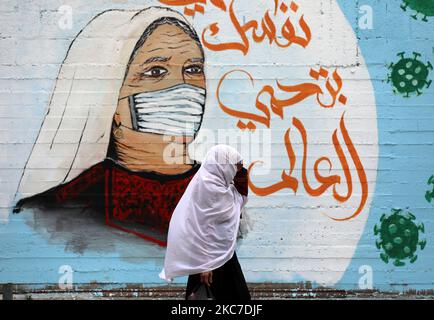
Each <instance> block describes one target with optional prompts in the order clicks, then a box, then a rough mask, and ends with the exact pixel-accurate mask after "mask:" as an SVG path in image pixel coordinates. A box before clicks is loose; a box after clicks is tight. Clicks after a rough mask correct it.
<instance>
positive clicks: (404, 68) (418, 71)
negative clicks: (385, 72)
mask: <svg viewBox="0 0 434 320" xmlns="http://www.w3.org/2000/svg"><path fill="white" fill-rule="evenodd" d="M404 54H405V52H400V53H398V57H401V59H400V60H399V61H398V62H397V63H391V64H390V65H389V66H388V68H389V69H390V70H391V73H390V74H389V76H388V78H387V82H392V85H393V88H394V89H393V92H395V93H397V92H398V93H400V94H403V95H404V96H405V97H409V96H410V93H414V92H416V93H417V95H421V94H422V91H421V90H422V89H423V88H425V87H426V88H429V86H430V85H431V83H432V81H431V80H428V76H429V73H430V70H432V69H433V66H432V64H431V63H430V62H429V61H428V62H427V64H426V65H425V64H424V63H423V62H422V61H420V60H419V57H421V54H420V53H417V52H413V55H414V56H413V58H406V57H405V56H404Z"/></svg>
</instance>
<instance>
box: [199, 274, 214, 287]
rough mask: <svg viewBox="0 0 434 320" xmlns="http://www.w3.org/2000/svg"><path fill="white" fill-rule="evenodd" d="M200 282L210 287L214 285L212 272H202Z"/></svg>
mask: <svg viewBox="0 0 434 320" xmlns="http://www.w3.org/2000/svg"><path fill="white" fill-rule="evenodd" d="M200 282H202V283H205V284H206V285H207V286H208V287H209V286H211V283H212V271H208V272H202V273H201V274H200Z"/></svg>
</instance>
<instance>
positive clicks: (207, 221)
mask: <svg viewBox="0 0 434 320" xmlns="http://www.w3.org/2000/svg"><path fill="white" fill-rule="evenodd" d="M246 175H247V171H246V169H245V168H243V166H242V157H241V155H240V154H239V153H238V152H237V151H236V150H235V149H234V148H232V147H230V146H227V145H216V146H214V147H212V148H211V149H210V150H209V151H208V153H207V154H206V156H205V159H204V161H203V163H202V165H201V167H200V169H199V170H198V171H197V173H196V174H195V175H194V177H193V179H192V180H191V182H190V184H189V185H188V187H187V189H186V190H185V193H184V194H183V196H182V197H181V200H180V201H179V203H178V205H177V206H176V208H175V211H174V212H173V215H172V219H171V221H170V225H169V233H168V243H167V251H166V257H165V261H164V268H163V270H162V271H161V273H160V278H162V279H165V280H167V281H171V280H172V279H173V278H174V277H179V276H186V275H188V276H189V277H188V282H187V288H186V295H185V297H186V299H187V298H188V297H189V296H190V294H191V293H192V291H193V290H194V289H195V288H196V287H197V285H198V284H200V283H204V284H205V285H207V286H209V288H210V290H211V292H212V294H213V295H214V297H215V299H216V300H250V293H249V290H248V287H247V284H246V281H245V279H244V275H243V273H242V270H241V266H240V264H239V262H238V259H237V256H236V253H235V247H236V239H237V233H238V228H239V224H240V215H241V210H242V208H243V207H244V205H245V204H246V202H247V185H246V183H247V182H246V181H247V179H246ZM234 178H235V179H234ZM234 180H235V181H234ZM242 181H244V182H242ZM240 192H241V193H240Z"/></svg>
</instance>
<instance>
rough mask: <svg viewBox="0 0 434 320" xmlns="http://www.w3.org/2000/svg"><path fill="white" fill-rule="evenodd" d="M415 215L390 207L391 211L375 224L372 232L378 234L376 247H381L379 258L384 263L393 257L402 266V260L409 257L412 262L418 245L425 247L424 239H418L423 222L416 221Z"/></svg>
mask: <svg viewBox="0 0 434 320" xmlns="http://www.w3.org/2000/svg"><path fill="white" fill-rule="evenodd" d="M415 220H416V217H415V216H414V215H413V214H412V213H410V212H404V211H403V210H402V209H392V213H391V214H389V215H388V216H386V214H383V215H382V216H381V218H380V222H381V224H380V225H375V227H374V234H375V235H379V238H378V239H377V240H376V241H375V244H376V246H377V248H378V249H383V252H382V253H380V258H381V260H383V261H384V262H385V263H389V260H391V259H393V260H394V262H393V264H394V265H395V266H397V267H401V266H404V265H405V263H404V262H403V261H402V260H406V259H409V260H410V263H414V262H415V261H416V259H417V255H416V251H417V248H418V246H419V247H420V249H421V250H423V249H424V248H425V245H426V240H419V237H420V233H425V227H424V225H423V223H416V222H415Z"/></svg>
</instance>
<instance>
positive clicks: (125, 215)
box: [17, 158, 200, 246]
mask: <svg viewBox="0 0 434 320" xmlns="http://www.w3.org/2000/svg"><path fill="white" fill-rule="evenodd" d="M199 167H200V164H199V163H197V162H195V163H194V164H193V165H192V168H191V169H189V170H188V171H186V172H184V173H181V174H175V175H165V174H159V173H156V172H135V171H130V170H128V169H126V168H125V167H122V166H120V165H119V164H117V163H116V162H114V161H113V160H112V159H110V158H106V159H105V160H104V161H102V162H100V163H97V164H95V165H94V166H92V167H91V168H89V169H87V170H86V171H84V172H83V173H81V174H80V175H79V176H78V177H76V178H75V179H73V180H71V181H70V182H68V183H66V184H62V185H59V186H57V187H55V188H52V189H50V190H48V191H46V192H44V193H42V194H39V195H36V196H33V197H31V198H27V199H22V200H21V201H20V202H19V203H18V204H17V207H18V208H19V207H22V206H23V205H25V203H26V202H28V201H29V200H35V199H36V198H39V199H44V200H43V203H44V204H48V205H49V206H50V207H53V206H56V207H59V208H61V207H62V206H63V205H66V203H71V202H72V203H74V202H80V203H84V206H85V207H86V208H93V209H94V210H98V211H100V212H101V214H102V216H101V218H102V219H104V217H105V222H106V224H107V225H109V226H111V227H114V228H117V229H120V230H122V231H125V232H129V233H132V234H135V235H137V236H139V237H141V238H143V239H146V240H149V241H152V242H155V243H157V244H159V245H162V246H165V245H166V237H167V231H168V228H169V222H170V218H171V216H172V213H173V210H174V209H175V207H176V205H177V204H178V201H179V199H180V198H181V197H182V195H183V194H184V191H185V189H186V188H187V186H188V184H189V182H190V180H191V179H192V178H193V176H194V174H195V173H196V172H197V170H198V169H199ZM32 202H33V201H32ZM41 202H42V201H41ZM18 210H19V209H18Z"/></svg>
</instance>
